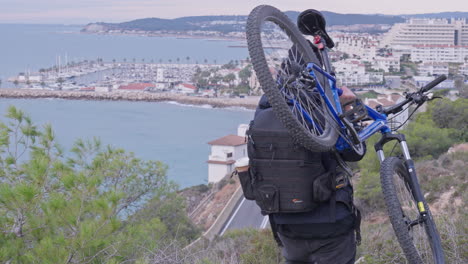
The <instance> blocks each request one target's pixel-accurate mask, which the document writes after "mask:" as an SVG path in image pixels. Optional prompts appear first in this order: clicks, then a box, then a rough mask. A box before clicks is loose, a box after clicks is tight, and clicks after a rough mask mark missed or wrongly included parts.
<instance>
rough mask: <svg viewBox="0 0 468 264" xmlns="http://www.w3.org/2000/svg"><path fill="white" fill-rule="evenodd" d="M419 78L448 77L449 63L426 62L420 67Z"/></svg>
mask: <svg viewBox="0 0 468 264" xmlns="http://www.w3.org/2000/svg"><path fill="white" fill-rule="evenodd" d="M418 71H419V76H433V75H442V74H445V75H448V74H449V65H448V63H447V62H426V63H421V64H419V66H418Z"/></svg>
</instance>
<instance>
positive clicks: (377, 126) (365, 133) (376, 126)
mask: <svg viewBox="0 0 468 264" xmlns="http://www.w3.org/2000/svg"><path fill="white" fill-rule="evenodd" d="M314 70H316V71H317V72H319V73H320V74H322V75H324V76H325V77H326V78H327V79H328V81H329V83H330V89H331V91H332V93H333V98H332V99H333V101H334V103H335V106H336V107H334V106H333V105H332V103H331V101H330V98H328V96H327V95H326V93H325V89H324V88H323V86H322V85H321V84H320V82H319V81H317V82H316V83H317V87H316V88H317V90H318V92H319V94H320V95H321V96H322V97H323V99H324V100H325V103H326V105H327V107H328V109H329V110H330V113H331V115H332V116H333V118H334V119H335V121H336V123H337V124H338V125H339V126H340V129H341V130H342V132H343V133H346V130H347V128H346V126H345V124H344V123H343V122H342V121H341V118H340V116H341V114H343V110H342V109H341V104H340V98H339V95H338V94H339V92H338V91H339V90H338V88H337V87H336V79H335V77H333V76H332V75H330V74H329V73H328V72H326V71H324V70H323V69H322V68H321V67H319V66H318V65H316V64H314V63H309V64H307V71H308V72H309V74H310V76H312V77H313V78H314V79H315V80H318V79H317V76H316V74H315V72H314ZM294 105H298V103H297V102H295V103H294ZM365 107H366V109H367V113H368V116H369V117H370V118H371V119H373V120H374V122H372V123H371V124H370V125H368V126H366V127H365V128H364V129H363V130H361V131H360V132H359V134H358V135H359V140H360V142H364V141H365V140H367V139H368V138H369V137H371V136H372V135H373V134H375V133H377V132H381V133H383V134H387V133H390V132H391V130H390V128H389V127H388V126H387V116H386V115H385V114H381V113H379V112H377V111H375V110H374V109H372V108H370V107H368V106H367V105H366V106H365ZM300 110H301V112H302V113H303V114H304V117H305V118H306V119H307V120H312V117H311V116H310V115H309V113H307V112H306V111H304V110H303V109H302V108H300ZM317 129H318V130H319V131H321V130H322V128H320V127H317ZM335 147H336V149H337V150H338V151H342V150H344V149H349V148H351V146H350V145H349V144H348V142H347V141H346V140H345V139H344V138H343V137H342V136H340V137H339V138H338V140H337V143H336V145H335Z"/></svg>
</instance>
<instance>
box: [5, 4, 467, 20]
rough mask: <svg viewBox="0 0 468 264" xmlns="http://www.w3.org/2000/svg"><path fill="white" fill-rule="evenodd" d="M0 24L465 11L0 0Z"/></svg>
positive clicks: (450, 7)
mask: <svg viewBox="0 0 468 264" xmlns="http://www.w3.org/2000/svg"><path fill="white" fill-rule="evenodd" d="M0 3H1V6H2V9H1V10H0V23H37V24H41V23H44V24H49V23H59V24H86V23H92V22H98V21H103V22H124V21H129V20H133V19H139V18H147V17H158V18H169V19H171V18H178V17H184V16H203V15H247V14H248V13H249V12H250V10H251V9H252V8H254V7H255V6H257V5H259V4H269V5H273V6H275V7H277V8H279V9H281V10H283V11H301V10H304V9H307V8H314V9H317V10H324V11H331V12H336V13H343V14H346V13H355V14H384V15H405V14H423V13H439V12H454V11H457V12H468V2H466V1H460V0H446V1H444V3H443V4H440V3H441V2H440V1H436V0H427V1H422V0H418V1H404V0H394V1H391V2H389V1H373V0H361V1H346V0H329V1H320V2H319V1H314V3H311V2H306V1H301V0H291V1H288V3H285V2H284V1H280V0H270V1H268V2H265V1H257V0H254V1H251V0H238V1H229V2H225V1H223V2H220V1H216V0H199V1H197V2H196V5H195V7H194V4H195V2H194V1H188V0H173V1H149V0H137V1H129V0H104V1H91V0H82V1H72V0H63V1H60V2H57V1H54V0H38V1H33V0H0Z"/></svg>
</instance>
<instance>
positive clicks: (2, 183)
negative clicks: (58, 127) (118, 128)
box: [0, 107, 196, 263]
mask: <svg viewBox="0 0 468 264" xmlns="http://www.w3.org/2000/svg"><path fill="white" fill-rule="evenodd" d="M6 117H7V119H8V121H7V122H5V123H0V262H2V263H103V262H108V261H111V260H125V259H129V257H131V256H134V255H135V253H134V252H136V250H135V249H136V248H137V247H138V246H141V244H140V242H145V243H147V242H151V241H159V240H158V239H159V238H161V237H164V236H167V237H174V235H172V236H171V233H170V232H169V230H170V231H171V232H172V233H175V231H174V230H175V229H177V228H181V229H183V230H185V233H189V234H190V236H189V239H191V238H193V237H194V233H195V232H196V230H195V229H194V228H193V225H191V223H189V221H188V219H187V218H186V217H185V222H182V224H180V222H177V221H174V219H173V218H172V217H181V218H182V219H184V218H183V217H182V216H181V215H182V213H183V212H184V206H183V205H181V204H182V200H181V199H178V198H177V197H175V194H174V190H175V189H176V186H175V185H174V184H173V183H171V182H169V181H168V180H167V178H166V170H167V166H166V165H164V164H163V163H161V162H159V161H142V160H140V159H138V158H136V157H135V155H134V154H133V153H128V152H125V151H124V150H122V149H116V148H113V147H109V146H107V147H103V146H102V144H101V143H100V141H99V140H98V139H93V140H78V141H76V143H75V144H74V147H73V148H72V150H71V153H70V154H65V153H64V151H63V150H62V148H61V147H60V146H59V145H58V144H57V143H56V140H55V134H54V132H53V130H52V128H51V126H50V125H46V126H44V127H42V128H39V127H37V126H36V125H34V124H33V123H32V121H31V119H30V118H29V117H28V116H27V115H25V114H24V113H23V112H22V111H20V110H18V109H16V108H15V107H10V108H9V109H8V113H7V115H6ZM154 201H158V202H157V203H155V202H154ZM179 203H181V204H179ZM158 205H159V206H158ZM163 205H164V206H163ZM147 206H150V207H147ZM156 208H159V213H154V212H153V213H152V214H150V215H145V214H144V213H143V212H145V211H148V210H155V211H157V210H156ZM167 212H172V213H173V214H172V215H171V216H168V214H167ZM137 215H138V217H136V216H137ZM163 216H165V217H166V218H165V219H163ZM169 218H170V219H169ZM175 222H177V223H178V224H175ZM180 226H182V227H180ZM146 246H148V247H150V246H151V247H156V246H157V245H156V244H155V242H153V243H152V244H147V245H146ZM140 251H141V250H140ZM130 253H132V254H130Z"/></svg>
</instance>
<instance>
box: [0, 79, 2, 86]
mask: <svg viewBox="0 0 468 264" xmlns="http://www.w3.org/2000/svg"><path fill="white" fill-rule="evenodd" d="M0 88H2V79H0Z"/></svg>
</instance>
